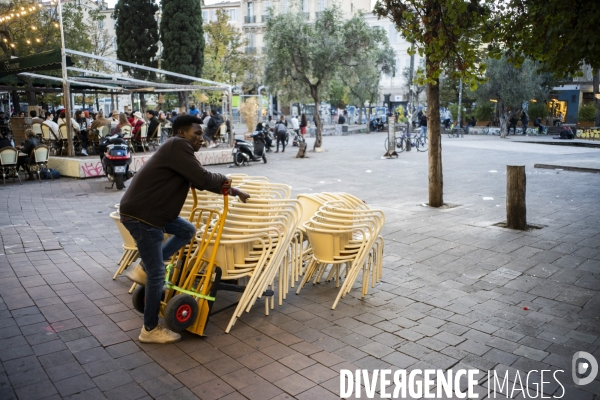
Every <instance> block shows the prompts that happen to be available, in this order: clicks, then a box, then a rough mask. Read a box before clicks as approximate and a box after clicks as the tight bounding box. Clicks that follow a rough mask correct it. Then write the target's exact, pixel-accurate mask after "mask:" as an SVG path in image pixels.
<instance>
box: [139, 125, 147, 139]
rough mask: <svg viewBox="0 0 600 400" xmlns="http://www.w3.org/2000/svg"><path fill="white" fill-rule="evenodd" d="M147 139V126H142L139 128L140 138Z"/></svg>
mask: <svg viewBox="0 0 600 400" xmlns="http://www.w3.org/2000/svg"><path fill="white" fill-rule="evenodd" d="M147 137H148V125H147V124H144V125H142V126H141V127H140V138H142V139H146V138H147Z"/></svg>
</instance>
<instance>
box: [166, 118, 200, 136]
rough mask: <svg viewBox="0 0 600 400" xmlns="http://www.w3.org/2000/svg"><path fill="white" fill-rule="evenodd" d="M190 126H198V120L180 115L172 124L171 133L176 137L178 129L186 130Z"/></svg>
mask: <svg viewBox="0 0 600 400" xmlns="http://www.w3.org/2000/svg"><path fill="white" fill-rule="evenodd" d="M192 124H197V125H200V122H199V121H198V118H196V117H195V116H194V115H181V116H179V117H177V119H176V120H175V121H174V122H173V133H174V134H175V135H178V134H179V130H180V129H181V130H186V129H188V128H189V127H190V126H192Z"/></svg>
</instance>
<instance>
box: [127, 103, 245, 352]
mask: <svg viewBox="0 0 600 400" xmlns="http://www.w3.org/2000/svg"><path fill="white" fill-rule="evenodd" d="M173 132H174V137H172V138H170V139H168V140H167V141H166V142H165V143H164V144H163V145H162V146H160V147H159V148H158V150H157V151H156V153H154V155H153V156H152V157H151V158H150V159H149V160H148V161H146V163H145V164H144V168H142V169H140V170H139V171H138V172H137V173H136V174H135V177H134V178H133V181H132V182H131V185H130V186H129V188H128V189H127V191H126V192H125V195H123V198H122V199H121V202H120V215H121V222H122V223H123V225H124V226H125V228H127V230H128V231H129V233H130V234H131V236H132V237H133V239H134V240H135V242H136V245H137V249H138V252H139V254H140V257H141V259H142V262H141V265H138V266H136V268H134V269H133V270H131V271H128V272H127V273H126V274H127V276H128V277H129V278H130V279H131V280H133V281H134V282H137V283H139V284H142V285H145V307H144V324H143V326H142V329H141V332H140V335H139V340H140V342H142V343H174V342H177V341H179V340H181V335H180V334H178V333H176V332H173V331H170V330H169V329H167V328H165V327H163V326H161V325H158V312H159V309H160V302H161V299H162V290H163V286H164V284H165V262H168V260H169V259H170V258H171V256H172V255H173V254H175V252H177V251H178V250H179V249H180V248H181V247H183V246H185V245H186V244H188V243H189V242H190V240H191V239H192V237H193V236H194V235H195V234H196V227H195V226H194V225H193V224H191V223H190V222H188V221H186V220H185V219H183V218H181V217H179V216H178V215H179V212H180V211H181V208H182V207H183V204H184V203H185V199H186V197H187V194H188V192H189V190H190V185H191V186H192V187H194V188H196V189H199V190H207V191H209V192H213V193H217V194H222V193H227V192H228V194H230V195H233V196H238V197H239V198H240V200H241V201H242V202H244V203H245V202H246V200H247V199H248V198H249V197H250V196H249V195H248V194H246V193H244V192H242V191H240V190H237V189H234V188H231V180H229V179H228V178H227V177H225V176H224V175H221V174H218V173H212V172H209V171H207V170H206V169H205V168H204V167H203V166H202V165H201V164H200V162H199V161H198V159H197V158H196V157H195V156H194V152H196V151H198V150H200V146H202V141H203V138H202V127H201V125H200V121H199V120H198V118H197V117H195V116H192V115H182V116H180V117H178V118H177V119H176V120H175V122H173ZM165 233H168V234H171V235H172V236H171V237H170V238H169V239H168V240H167V241H166V242H164V244H163V240H164V234H165Z"/></svg>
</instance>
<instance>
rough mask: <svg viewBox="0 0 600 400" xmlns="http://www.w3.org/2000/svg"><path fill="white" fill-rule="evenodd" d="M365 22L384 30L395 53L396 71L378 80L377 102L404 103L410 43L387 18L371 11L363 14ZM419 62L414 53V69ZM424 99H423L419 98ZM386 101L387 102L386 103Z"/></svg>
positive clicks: (393, 106) (419, 58)
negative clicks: (405, 76)
mask: <svg viewBox="0 0 600 400" xmlns="http://www.w3.org/2000/svg"><path fill="white" fill-rule="evenodd" d="M365 20H366V21H367V23H368V24H369V25H370V26H371V27H373V28H377V29H381V30H382V31H383V32H386V34H387V38H388V41H389V42H390V46H391V48H392V49H393V50H394V53H395V54H396V73H395V74H393V75H383V76H382V77H381V82H380V88H381V90H380V98H379V102H378V104H380V105H384V106H387V107H390V105H391V107H392V108H396V107H398V106H399V105H406V102H407V101H408V85H407V82H406V80H405V79H404V76H403V75H404V74H403V72H404V70H405V69H406V68H410V54H408V48H409V47H410V43H409V42H407V41H406V39H404V38H403V37H402V36H401V35H400V33H399V32H398V31H397V30H396V25H395V24H394V23H393V22H392V21H391V20H390V19H388V18H382V19H378V17H377V16H376V15H373V14H371V13H369V14H366V15H365ZM420 64H421V57H419V55H415V59H414V70H415V71H416V70H417V68H418V67H419V65H420ZM420 100H421V101H424V99H420ZM386 103H387V104H386Z"/></svg>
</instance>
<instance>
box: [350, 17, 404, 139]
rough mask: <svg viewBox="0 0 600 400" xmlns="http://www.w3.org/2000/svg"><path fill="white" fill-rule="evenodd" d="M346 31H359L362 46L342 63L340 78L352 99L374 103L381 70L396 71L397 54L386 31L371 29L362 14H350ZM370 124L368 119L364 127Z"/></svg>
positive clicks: (360, 103)
mask: <svg viewBox="0 0 600 400" xmlns="http://www.w3.org/2000/svg"><path fill="white" fill-rule="evenodd" d="M347 34H349V35H360V36H361V37H362V39H363V43H362V44H363V46H364V48H363V49H361V50H360V51H358V52H357V53H356V54H355V55H354V57H353V59H351V60H348V61H347V62H345V63H344V64H345V65H344V67H345V68H344V69H343V73H341V74H340V79H341V80H342V82H344V84H345V85H346V87H347V88H348V90H349V92H350V94H351V95H352V98H353V100H354V101H355V102H356V104H358V105H359V106H362V105H363V104H364V103H365V102H366V101H368V102H369V103H371V104H375V102H376V101H377V98H378V97H379V82H380V80H381V75H382V74H387V75H392V74H394V73H395V72H396V62H395V59H396V55H395V53H394V50H393V49H392V48H391V47H390V44H389V42H388V39H387V35H386V33H385V31H383V30H382V29H372V28H371V27H370V26H369V25H368V24H367V22H366V21H365V19H364V16H363V15H362V14H358V15H356V16H355V17H354V18H353V26H352V28H351V31H350V29H349V31H348V33H347ZM359 110H360V111H359V121H362V107H360V108H359ZM368 127H369V124H368V123H367V129H368Z"/></svg>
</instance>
